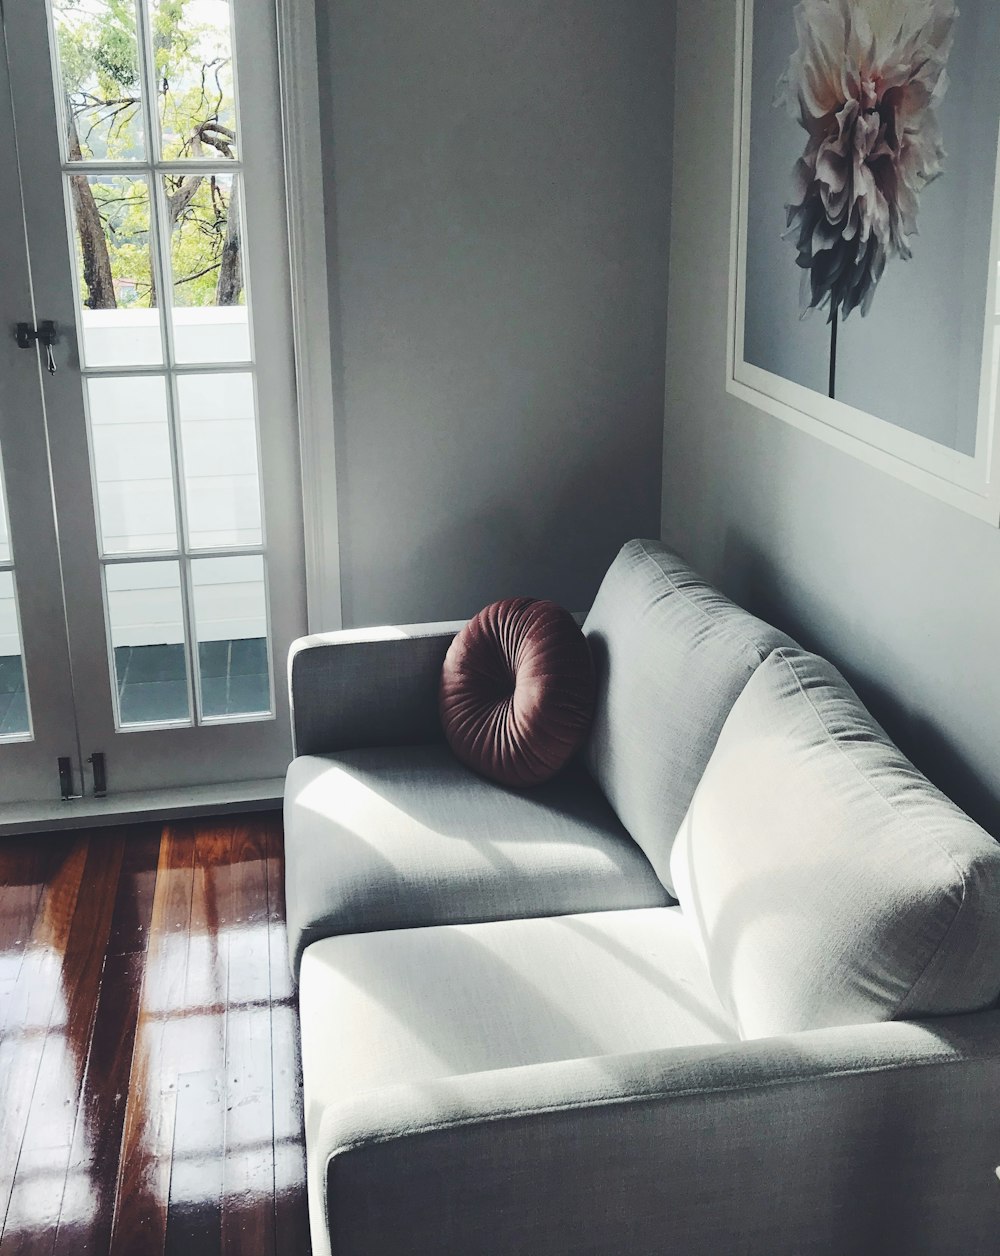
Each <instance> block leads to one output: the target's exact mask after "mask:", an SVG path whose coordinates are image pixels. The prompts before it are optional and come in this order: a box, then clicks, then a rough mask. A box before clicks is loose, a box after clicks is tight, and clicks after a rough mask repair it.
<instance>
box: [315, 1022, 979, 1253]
mask: <svg viewBox="0 0 1000 1256" xmlns="http://www.w3.org/2000/svg"><path fill="white" fill-rule="evenodd" d="M998 1104H1000V1013H996V1012H985V1013H978V1014H975V1015H969V1016H964V1017H955V1018H949V1019H942V1020H940V1021H935V1022H924V1023H906V1022H896V1023H888V1024H877V1025H866V1026H854V1027H848V1028H838V1029H825V1030H816V1031H811V1032H808V1033H802V1034H796V1035H792V1036H789V1037H783V1038H772V1039H761V1040H758V1041H752V1042H746V1043H740V1044H735V1045H728V1044H727V1045H722V1046H708V1047H700V1048H690V1049H674V1050H666V1051H660V1052H653V1053H649V1054H643V1055H630V1056H605V1057H597V1058H593V1059H583V1060H573V1061H565V1062H556V1063H551V1064H541V1065H536V1066H532V1067H528V1068H517V1069H508V1070H503V1071H498V1072H495V1073H479V1074H472V1075H467V1076H461V1077H454V1078H449V1079H446V1080H436V1081H431V1082H426V1083H422V1084H421V1085H419V1086H401V1087H396V1088H391V1089H389V1090H383V1091H374V1092H370V1093H368V1094H366V1095H363V1096H358V1097H357V1098H356V1099H354V1100H352V1101H350V1102H349V1103H347V1104H342V1105H338V1106H337V1107H335V1108H331V1109H329V1110H328V1111H326V1112H325V1113H322V1114H316V1113H314V1114H312V1115H311V1118H309V1119H308V1121H307V1133H308V1143H309V1172H310V1206H311V1210H312V1224H313V1234H314V1245H315V1246H314V1252H315V1253H316V1256H325V1254H326V1253H327V1252H328V1251H329V1250H330V1249H329V1248H328V1247H327V1246H326V1244H327V1243H328V1241H329V1238H330V1230H329V1229H328V1226H329V1225H332V1227H333V1228H332V1239H333V1250H334V1251H335V1252H336V1253H337V1254H338V1256H361V1254H362V1253H371V1252H379V1253H380V1256H403V1253H406V1254H407V1256H424V1254H426V1256H430V1254H431V1253H433V1254H434V1256H467V1254H468V1253H470V1252H476V1253H477V1256H509V1254H510V1253H515V1252H517V1253H520V1252H533V1253H545V1256H570V1254H571V1253H572V1254H574V1256H580V1254H581V1253H588V1254H590V1256H598V1254H600V1256H611V1254H616V1253H625V1252H627V1253H629V1256H654V1254H656V1256H660V1254H661V1253H662V1252H664V1251H666V1250H669V1251H672V1252H677V1253H679V1254H680V1256H719V1253H726V1254H727V1256H728V1254H730V1253H744V1254H747V1256H757V1254H764V1253H766V1254H767V1256H785V1254H788V1256H791V1254H792V1253H800V1252H805V1251H808V1252H810V1253H813V1254H815V1256H826V1254H828V1253H829V1256H842V1254H843V1253H847V1252H850V1253H852V1256H863V1254H868V1253H871V1254H872V1256H874V1254H875V1253H884V1252H889V1251H898V1252H906V1253H907V1256H951V1254H954V1256H972V1254H973V1253H980V1252H982V1253H985V1252H992V1251H995V1250H996V1248H997V1244H998V1242H1000V1183H998V1182H997V1179H996V1177H995V1175H994V1169H995V1166H996V1165H997V1164H998V1162H1000V1121H998V1111H997V1108H998Z"/></svg>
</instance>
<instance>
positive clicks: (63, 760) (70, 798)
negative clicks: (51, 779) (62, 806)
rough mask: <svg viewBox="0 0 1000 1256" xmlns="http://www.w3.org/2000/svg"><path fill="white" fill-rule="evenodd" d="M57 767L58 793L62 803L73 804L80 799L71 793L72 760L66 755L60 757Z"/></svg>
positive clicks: (77, 795) (78, 795)
mask: <svg viewBox="0 0 1000 1256" xmlns="http://www.w3.org/2000/svg"><path fill="white" fill-rule="evenodd" d="M57 766H58V768H59V793H60V794H61V795H62V800H63V802H74V801H75V800H76V799H77V798H80V797H82V795H80V794H75V793H74V792H73V760H72V759H71V758H70V757H69V756H68V755H65V756H60V757H59V759H58V764H57Z"/></svg>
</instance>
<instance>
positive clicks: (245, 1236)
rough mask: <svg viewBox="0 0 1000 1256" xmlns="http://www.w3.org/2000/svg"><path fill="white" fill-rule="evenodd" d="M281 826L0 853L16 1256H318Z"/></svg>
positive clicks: (5, 1151)
mask: <svg viewBox="0 0 1000 1256" xmlns="http://www.w3.org/2000/svg"><path fill="white" fill-rule="evenodd" d="M283 871H284V867H283V855H282V844H281V825H280V820H279V818H278V816H277V814H276V813H272V814H267V815H261V816H249V817H248V816H234V817H232V820H231V822H230V820H226V821H225V822H221V823H220V822H216V821H212V822H206V821H204V820H200V821H183V822H173V823H170V824H168V825H165V826H160V825H149V824H146V825H143V826H132V827H124V828H113V829H95V830H90V831H86V832H78V833H69V834H56V835H53V836H49V837H37V836H36V837H31V838H6V839H0V1234H2V1237H0V1256H9V1254H10V1253H15V1252H16V1253H25V1254H27V1253H31V1254H34V1253H36V1252H37V1253H42V1252H44V1253H47V1254H50V1256H55V1254H56V1253H59V1254H60V1256H63V1254H64V1253H84V1252H86V1253H96V1254H98V1256H102V1254H103V1253H107V1252H112V1253H115V1254H116V1256H118V1254H119V1253H120V1254H121V1256H126V1254H127V1256H146V1254H147V1253H150V1254H152V1253H157V1254H158V1256H159V1254H161V1253H165V1252H181V1253H184V1256H200V1254H202V1253H216V1252H226V1253H229V1252H233V1253H242V1254H245V1256H258V1254H263V1253H269V1254H271V1253H273V1254H275V1256H302V1254H304V1253H307V1252H308V1251H309V1240H308V1227H307V1221H306V1205H305V1162H304V1152H303V1146H302V1090H301V1068H300V1064H299V1055H298V1020H297V1014H296V1010H295V1001H294V996H293V989H292V985H291V979H290V977H289V973H288V962H287V959H286V952H285V925H284V893H283Z"/></svg>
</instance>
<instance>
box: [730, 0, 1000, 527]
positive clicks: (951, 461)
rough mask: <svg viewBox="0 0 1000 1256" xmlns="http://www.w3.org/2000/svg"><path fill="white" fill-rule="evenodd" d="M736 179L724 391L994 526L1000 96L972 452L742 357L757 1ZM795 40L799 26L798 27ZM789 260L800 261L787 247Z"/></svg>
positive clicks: (742, 64)
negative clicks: (921, 434) (888, 419)
mask: <svg viewBox="0 0 1000 1256" xmlns="http://www.w3.org/2000/svg"><path fill="white" fill-rule="evenodd" d="M735 7H736V19H737V32H736V49H737V55H736V67H735V91H734V133H733V181H732V216H731V247H730V276H729V319H728V353H727V368H726V369H727V379H726V389H727V392H729V393H730V394H731V395H733V396H735V397H738V398H739V399H740V400H742V401H745V402H747V403H749V404H750V405H752V406H754V407H756V408H757V409H759V410H763V411H764V412H766V413H768V414H770V415H773V416H774V417H775V418H778V419H781V420H783V421H784V422H786V423H790V424H791V425H792V426H794V427H796V428H798V429H800V430H801V431H804V432H809V433H811V434H812V435H813V436H816V437H818V438H819V439H820V440H823V441H825V442H826V443H827V444H829V445H832V446H834V447H835V448H837V449H840V450H842V451H844V452H845V453H848V454H851V455H852V456H854V457H856V458H859V459H861V460H862V461H863V462H866V463H868V464H869V465H870V466H873V467H877V468H878V469H879V470H881V471H883V472H885V473H887V474H889V475H892V476H895V477H897V478H898V479H900V480H903V481H905V482H906V483H908V484H910V485H912V486H914V487H916V488H918V489H921V490H922V491H924V492H926V493H929V494H930V495H931V496H933V497H936V498H938V499H939V500H941V501H945V502H948V503H950V504H951V505H953V506H956V507H958V508H960V509H962V510H965V511H967V512H968V513H969V514H972V515H974V516H976V517H977V518H980V519H983V520H985V521H987V522H989V523H991V524H993V525H994V526H998V525H1000V441H998V440H997V439H996V435H997V431H996V429H997V409H998V404H997V403H998V383H1000V317H998V313H997V311H998V299H1000V292H998V271H1000V102H998V132H997V149H996V152H995V154H994V185H993V188H994V190H993V219H992V229H991V232H990V254H989V257H988V259H987V258H984V259H983V260H984V265H987V266H988V280H987V300H986V308H985V309H984V311H983V331H982V346H981V349H982V351H981V354H980V363H981V364H980V372H979V387H978V398H979V404H978V413H977V417H976V431H975V451H974V453H973V454H971V455H969V454H966V453H962V452H959V451H958V450H955V449H952V448H949V447H948V446H946V445H944V444H939V443H937V442H936V441H934V440H930V439H928V438H926V437H924V436H920V435H917V434H915V433H913V432H910V431H907V430H906V429H905V428H903V427H900V426H897V425H896V424H894V423H891V422H888V421H887V420H885V419H883V418H880V417H878V416H877V415H875V414H870V413H867V412H865V411H864V410H861V409H857V408H856V407H854V406H852V405H848V404H846V403H845V402H843V401H840V400H837V399H835V398H831V397H829V396H826V395H823V394H822V393H820V392H817V391H814V390H813V389H812V388H808V387H804V386H802V385H801V384H799V383H796V382H794V381H793V380H790V379H786V378H784V377H782V376H781V375H778V374H774V373H772V372H770V371H768V370H764V369H762V368H761V367H759V366H756V365H754V364H753V363H751V362H748V361H747V360H746V357H745V355H744V334H745V327H746V256H747V247H748V243H747V207H748V200H749V180H750V123H751V95H752V90H753V86H754V85H753V82H752V77H753V75H752V67H753V47H754V43H753V40H754V7H755V3H754V0H736V6H735ZM792 37H793V38H794V34H793V35H792ZM789 258H790V265H794V259H793V258H792V255H791V250H789Z"/></svg>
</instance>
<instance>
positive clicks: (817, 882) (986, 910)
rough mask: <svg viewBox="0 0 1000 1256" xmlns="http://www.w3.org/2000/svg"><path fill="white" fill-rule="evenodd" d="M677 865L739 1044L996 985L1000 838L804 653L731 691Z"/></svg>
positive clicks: (977, 998)
mask: <svg viewBox="0 0 1000 1256" xmlns="http://www.w3.org/2000/svg"><path fill="white" fill-rule="evenodd" d="M673 870H674V876H675V884H676V885H677V890H678V897H679V898H680V900H681V904H682V906H683V907H684V910H685V911H686V912H688V913H689V914H690V916H691V918H692V920H694V921H696V922H697V926H698V933H699V936H700V938H701V940H702V944H703V947H704V952H705V955H706V957H707V961H708V965H709V969H710V971H711V974H712V979H713V982H714V984H715V988H716V990H717V991H718V993H719V996H720V998H721V999H722V1002H723V1003H724V1004H725V1006H726V1007H727V1008H728V1009H729V1011H730V1013H731V1014H732V1016H733V1018H734V1019H735V1020H736V1021H737V1023H738V1024H739V1026H740V1029H741V1031H742V1033H743V1035H744V1036H746V1037H767V1036H770V1035H773V1034H786V1033H794V1032H796V1031H798V1030H808V1029H818V1028H822V1027H824V1026H831V1025H849V1024H859V1023H864V1022H870V1021H883V1020H893V1019H901V1018H902V1019H912V1018H916V1017H923V1016H939V1015H947V1014H951V1013H959V1012H972V1011H976V1010H977V1009H981V1008H985V1007H987V1006H990V1005H992V1004H993V1003H995V1001H996V999H997V995H998V993H1000V847H998V845H997V843H996V842H995V841H994V840H993V839H992V838H991V837H990V836H989V835H988V834H987V833H985V832H984V831H983V830H982V829H981V828H979V826H978V825H976V824H974V823H973V821H972V820H970V819H969V818H968V817H967V816H965V815H963V813H962V812H961V811H959V810H958V808H957V807H956V806H954V805H953V804H952V803H951V802H949V801H948V799H947V798H945V797H944V795H943V794H941V793H940V792H939V791H938V790H937V789H935V788H934V786H933V785H931V783H930V782H929V781H928V780H927V779H926V778H925V777H924V776H922V775H921V773H920V772H918V771H917V769H916V768H915V767H914V766H913V765H912V764H911V763H910V762H908V760H907V759H906V758H905V757H904V756H903V754H902V753H901V752H900V751H899V750H898V749H897V748H896V747H895V746H894V745H893V744H892V742H890V741H889V739H888V738H887V737H886V735H885V733H884V732H883V731H882V729H881V728H879V726H878V725H877V724H876V723H875V721H874V720H873V719H872V718H871V716H870V715H869V714H868V712H867V711H866V710H865V708H864V707H863V706H862V704H861V702H860V701H859V700H858V698H857V697H856V696H855V694H854V692H853V690H852V689H851V688H850V686H849V685H848V684H847V682H846V681H845V680H844V679H843V677H842V676H841V675H840V673H839V672H838V671H837V670H836V668H834V667H833V666H831V664H829V663H827V662H825V661H824V660H823V659H820V658H817V657H815V656H814V655H811V654H806V653H805V652H804V651H802V650H797V649H782V650H779V651H777V652H775V653H774V654H772V655H771V657H770V658H769V659H768V660H767V661H766V662H764V663H762V664H761V666H760V667H759V668H758V669H757V671H756V672H755V673H754V675H753V676H752V677H751V679H750V681H749V682H748V684H747V686H746V688H745V689H744V690H743V693H742V694H741V695H740V697H739V698H738V699H737V700H736V703H735V705H734V706H733V709H732V712H731V713H730V716H729V719H728V720H727V721H726V725H725V727H724V728H723V730H722V734H721V736H720V738H719V742H718V745H717V746H716V748H715V752H714V753H713V755H712V758H711V761H710V763H709V765H708V767H707V769H706V771H705V776H704V778H703V780H702V782H701V784H700V785H699V787H698V791H697V793H696V794H695V797H694V801H693V802H692V804H691V807H690V810H689V812H688V815H687V818H686V820H685V822H684V825H683V827H682V830H681V834H680V836H679V837H678V840H677V844H676V846H675V848H674V861H673Z"/></svg>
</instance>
